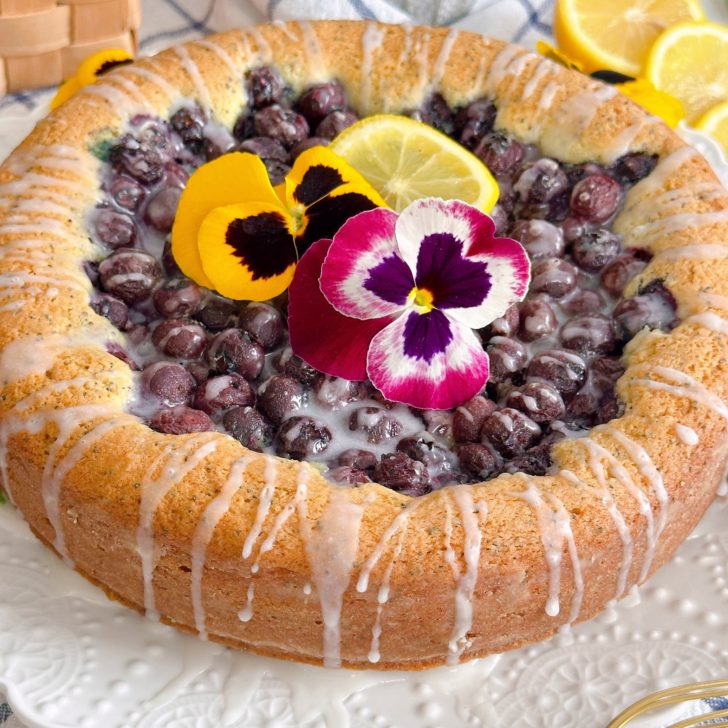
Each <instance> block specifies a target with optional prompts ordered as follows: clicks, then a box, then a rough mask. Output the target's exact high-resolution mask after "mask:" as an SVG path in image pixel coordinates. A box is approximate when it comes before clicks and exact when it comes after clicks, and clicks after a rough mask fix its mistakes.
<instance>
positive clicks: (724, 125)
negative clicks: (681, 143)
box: [695, 101, 728, 154]
mask: <svg viewBox="0 0 728 728" xmlns="http://www.w3.org/2000/svg"><path fill="white" fill-rule="evenodd" d="M695 128H696V129H700V131H704V132H705V133H706V134H710V135H711V136H712V137H713V139H715V140H716V141H717V142H718V144H720V145H721V146H722V147H723V150H724V151H725V153H726V154H728V101H724V102H723V103H722V104H718V105H717V106H714V107H713V108H712V109H710V110H709V111H707V112H706V113H705V114H703V115H702V116H701V117H700V118H699V119H698V120H697V121H696V122H695Z"/></svg>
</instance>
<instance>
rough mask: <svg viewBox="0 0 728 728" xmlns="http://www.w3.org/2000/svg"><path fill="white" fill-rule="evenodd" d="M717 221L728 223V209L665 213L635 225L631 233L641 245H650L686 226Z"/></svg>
mask: <svg viewBox="0 0 728 728" xmlns="http://www.w3.org/2000/svg"><path fill="white" fill-rule="evenodd" d="M715 223H728V210H709V211H706V212H678V213H675V214H672V215H663V216H662V217H660V218H658V219H657V220H653V221H652V222H647V223H643V224H642V225H638V226H636V227H633V228H632V230H631V232H630V234H631V236H632V237H633V238H636V239H637V240H638V241H639V244H640V245H644V246H648V245H650V244H651V243H653V242H655V241H657V240H659V239H660V238H663V237H665V236H667V235H670V234H671V233H674V232H680V231H682V230H684V229H685V228H690V227H701V226H703V225H713V224H715Z"/></svg>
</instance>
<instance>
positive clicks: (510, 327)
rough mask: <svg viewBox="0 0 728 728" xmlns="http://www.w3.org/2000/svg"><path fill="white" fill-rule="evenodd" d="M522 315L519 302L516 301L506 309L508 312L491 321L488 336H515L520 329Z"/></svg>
mask: <svg viewBox="0 0 728 728" xmlns="http://www.w3.org/2000/svg"><path fill="white" fill-rule="evenodd" d="M520 321H521V315H520V313H519V312H518V304H517V303H514V304H512V305H511V306H509V307H508V308H507V309H506V312H505V313H504V314H503V315H502V316H501V317H500V318H497V319H495V320H494V321H492V322H491V324H490V326H489V327H488V329H487V338H490V337H491V336H513V335H514V334H515V333H516V332H517V331H518V324H519V323H520Z"/></svg>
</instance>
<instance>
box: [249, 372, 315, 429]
mask: <svg viewBox="0 0 728 728" xmlns="http://www.w3.org/2000/svg"><path fill="white" fill-rule="evenodd" d="M304 404H305V394H304V390H303V385H302V384H301V383H300V382H299V381H297V380H295V379H293V378H292V377H289V376H286V375H285V374H274V375H273V376H272V377H271V378H270V379H268V380H266V381H265V382H263V384H261V385H260V387H259V388H258V407H260V409H261V410H262V412H263V413H264V414H265V415H266V416H267V417H268V419H269V420H270V421H271V422H272V423H273V424H275V425H279V424H280V423H281V422H283V420H284V419H285V418H286V417H288V416H289V415H291V414H293V413H294V412H296V411H297V410H299V409H301V407H303V405H304Z"/></svg>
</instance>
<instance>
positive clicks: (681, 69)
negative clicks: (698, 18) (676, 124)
mask: <svg viewBox="0 0 728 728" xmlns="http://www.w3.org/2000/svg"><path fill="white" fill-rule="evenodd" d="M645 75H646V76H647V78H648V79H649V80H650V81H652V83H653V84H654V85H655V87H656V88H659V89H660V90H661V91H666V92H667V93H669V94H671V95H672V96H674V97H675V98H677V99H679V100H680V101H681V102H682V105H683V107H684V108H685V116H686V118H687V120H688V121H689V122H694V121H696V120H697V119H699V118H700V117H701V116H702V115H703V114H705V113H707V112H708V110H709V109H711V108H712V107H713V106H716V105H717V104H719V103H721V102H723V101H726V100H727V99H728V27H726V26H725V25H719V24H718V23H678V24H677V25H674V26H673V27H672V28H670V29H668V30H666V31H665V32H664V33H663V34H662V35H661V36H660V37H659V38H658V39H657V40H656V41H655V44H654V45H653V46H652V50H651V51H650V54H649V57H648V58H647V66H646V68H645Z"/></svg>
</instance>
